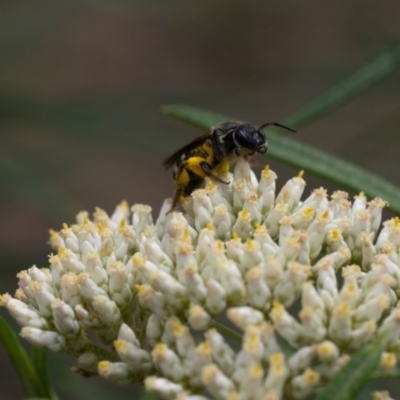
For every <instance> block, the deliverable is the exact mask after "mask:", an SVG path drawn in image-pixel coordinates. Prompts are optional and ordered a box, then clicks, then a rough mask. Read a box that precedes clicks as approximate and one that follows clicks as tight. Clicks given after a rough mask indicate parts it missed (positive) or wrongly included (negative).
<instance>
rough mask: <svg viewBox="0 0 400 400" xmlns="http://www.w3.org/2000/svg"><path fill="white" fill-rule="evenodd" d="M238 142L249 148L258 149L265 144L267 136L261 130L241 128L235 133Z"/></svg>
mask: <svg viewBox="0 0 400 400" xmlns="http://www.w3.org/2000/svg"><path fill="white" fill-rule="evenodd" d="M235 140H236V142H237V144H239V145H240V146H242V147H246V148H247V149H251V150H257V149H258V148H259V147H260V146H264V145H265V137H264V135H263V134H262V133H260V132H254V131H251V132H249V131H247V130H245V129H239V130H238V131H237V132H236V134H235Z"/></svg>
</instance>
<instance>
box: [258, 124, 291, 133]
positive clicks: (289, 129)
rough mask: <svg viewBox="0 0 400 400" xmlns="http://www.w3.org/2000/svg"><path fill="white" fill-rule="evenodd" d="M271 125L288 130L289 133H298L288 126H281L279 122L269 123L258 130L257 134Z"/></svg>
mask: <svg viewBox="0 0 400 400" xmlns="http://www.w3.org/2000/svg"><path fill="white" fill-rule="evenodd" d="M269 125H274V126H279V127H280V128H283V129H287V130H288V131H290V132H293V133H296V132H297V131H295V130H294V129H292V128H289V127H288V126H285V125H282V124H279V123H278V122H267V123H266V124H263V125H261V126H260V127H259V128H258V130H257V132H259V131H261V129H263V128H265V127H267V126H269Z"/></svg>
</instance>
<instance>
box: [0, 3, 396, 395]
mask: <svg viewBox="0 0 400 400" xmlns="http://www.w3.org/2000/svg"><path fill="white" fill-rule="evenodd" d="M399 21H400V3H399V2H398V1H394V0H392V1H383V2H379V3H378V2H376V1H374V0H353V1H348V0H336V1H324V0H303V1H255V0H254V1H253V0H247V1H238V0H231V1H211V0H207V1H204V0H203V1H200V0H198V1H187V0H186V1H184V0H170V1H165V0H147V1H145V0H141V1H134V0H131V1H128V0H114V1H110V0H99V1H94V0H79V1H78V0H65V1H63V2H54V1H48V0H43V1H29V2H27V1H14V2H10V1H0V254H1V268H2V279H1V281H0V292H5V291H9V292H14V290H15V287H16V280H15V274H16V273H17V272H18V271H19V270H21V269H26V268H28V267H30V266H31V265H32V264H34V263H35V264H37V265H38V266H46V265H47V254H48V253H49V250H50V249H49V247H48V246H47V245H46V241H47V231H48V229H49V228H50V227H51V228H55V229H59V227H60V226H61V224H62V223H63V222H71V221H73V219H74V215H75V214H76V213H77V212H78V211H79V210H81V209H87V210H89V211H92V210H93V209H94V207H95V206H100V207H102V208H105V209H106V210H107V211H109V212H111V211H112V210H113V209H114V207H115V205H116V204H117V203H119V202H120V201H121V200H123V199H126V200H128V201H129V203H136V202H141V203H148V204H150V205H151V206H152V207H153V209H154V212H155V214H157V212H158V208H159V207H160V204H161V202H162V200H163V199H164V198H165V197H167V196H170V195H171V194H172V191H173V187H172V183H171V174H170V173H166V172H164V171H163V168H162V166H161V162H162V160H163V159H164V158H165V157H166V156H168V155H169V154H170V153H171V152H172V151H174V150H175V149H176V148H178V147H179V146H181V145H183V144H184V143H186V142H187V141H188V140H189V139H190V138H193V137H194V136H195V135H197V134H198V133H199V132H198V131H197V130H196V129H194V128H192V127H190V126H187V125H184V124H182V123H179V122H175V121H173V120H170V119H168V118H167V117H165V116H163V115H162V114H161V113H160V107H161V106H162V105H165V104H170V103H187V104H191V105H196V106H201V107H206V108H209V109H211V110H215V111H218V112H221V113H225V114H228V115H232V116H234V117H236V118H238V119H242V120H248V121H251V122H254V123H262V122H266V121H271V120H273V121H275V120H276V121H279V120H283V119H284V118H285V117H286V116H288V115H289V114H291V113H292V112H294V111H296V110H298V109H299V108H301V107H302V106H303V105H304V104H306V103H307V102H308V101H309V100H312V99H313V98H314V97H315V96H316V95H318V94H319V93H321V92H323V91H324V90H325V89H328V88H329V87H331V86H332V85H333V84H335V83H336V82H338V81H339V80H340V79H341V78H343V77H344V76H346V74H348V73H350V72H351V71H353V70H354V69H355V68H357V67H358V66H360V65H362V64H363V63H364V62H365V61H367V60H368V59H369V58H371V57H373V56H375V55H376V54H378V53H379V52H381V51H383V50H384V49H386V48H387V47H389V46H390V45H392V44H393V43H395V42H396V40H397V39H398V38H399V37H400V24H399ZM399 110H400V76H399V75H394V76H392V77H391V78H389V79H387V80H386V81H384V82H383V83H380V84H379V85H377V86H375V87H374V88H373V89H371V90H369V91H368V92H366V93H365V94H363V95H362V96H360V97H358V98H357V99H355V100H354V101H352V102H351V103H350V104H348V105H346V106H345V107H342V108H341V109H340V110H338V111H336V112H334V113H332V114H330V115H329V116H328V117H325V118H323V119H321V120H319V121H318V122H317V123H314V124H312V125H311V126H309V127H306V128H303V129H302V130H301V132H299V133H298V134H297V135H296V137H295V139H296V140H300V141H302V142H304V143H308V144H312V145H314V146H316V147H318V148H321V149H324V150H326V151H329V152H331V153H333V154H336V155H338V156H341V157H343V158H346V159H348V160H350V161H353V162H354V163H357V164H358V165H361V166H363V167H365V168H367V169H369V170H371V171H373V172H375V173H377V174H379V175H381V176H383V177H385V178H387V179H388V180H389V181H391V182H392V183H394V184H397V185H400V175H399V173H398V171H399V169H398V153H399V151H400V136H399V132H400V113H399ZM258 161H260V162H265V160H264V159H262V158H260V159H259V160H258ZM268 163H269V164H270V165H271V166H272V168H273V169H275V171H276V172H277V173H278V175H279V178H280V180H279V182H280V185H282V184H283V183H284V182H285V180H287V179H288V178H289V177H291V176H292V175H293V174H294V173H296V172H297V171H294V170H293V169H291V168H289V167H287V166H284V165H282V164H279V163H277V162H273V161H271V160H268ZM306 180H307V182H308V185H307V193H309V192H310V190H311V189H312V188H314V187H315V186H317V185H318V186H320V185H324V186H327V187H328V188H329V189H330V190H332V189H334V188H335V186H334V185H331V184H327V183H326V182H324V181H322V180H320V179H317V178H313V177H311V176H310V175H306ZM0 313H1V315H4V316H6V313H5V312H4V310H0ZM60 359H61V357H56V358H54V357H51V365H52V378H53V380H55V381H56V385H57V389H58V391H59V393H60V396H61V398H62V399H93V398H96V399H102V398H115V399H117V398H118V399H119V398H121V399H123V398H128V396H129V398H132V393H133V392H132V388H125V389H118V388H116V387H115V386H113V385H109V384H106V383H99V381H100V380H99V379H92V380H87V381H84V380H82V379H81V378H77V377H74V376H71V375H70V374H69V372H68V369H67V366H66V365H67V364H68V365H70V364H71V360H69V359H67V358H65V360H66V364H65V365H64V364H63V365H61V364H60V363H59V362H58V361H59V360H60ZM0 368H1V371H2V377H1V378H0V393H1V395H0V397H1V398H2V399H3V398H4V399H20V398H22V392H21V391H20V388H19V386H18V383H17V380H16V376H15V372H14V371H13V369H12V368H11V365H10V363H9V361H8V359H7V358H6V355H5V353H4V350H3V349H1V348H0ZM99 385H100V386H99ZM99 390H100V391H99ZM394 394H395V393H394ZM101 396H103V397H101ZM104 396H105V397H104ZM395 397H396V396H395Z"/></svg>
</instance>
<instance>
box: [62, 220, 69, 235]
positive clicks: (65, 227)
mask: <svg viewBox="0 0 400 400" xmlns="http://www.w3.org/2000/svg"><path fill="white" fill-rule="evenodd" d="M70 230H71V228H70V227H69V226H68V225H67V224H65V223H64V224H63V227H62V229H61V233H62V234H63V235H66V234H67V233H68V232H69V231H70Z"/></svg>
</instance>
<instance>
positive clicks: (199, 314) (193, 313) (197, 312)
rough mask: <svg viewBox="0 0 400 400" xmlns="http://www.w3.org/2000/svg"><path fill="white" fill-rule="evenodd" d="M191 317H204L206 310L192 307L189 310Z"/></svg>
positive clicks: (195, 306)
mask: <svg viewBox="0 0 400 400" xmlns="http://www.w3.org/2000/svg"><path fill="white" fill-rule="evenodd" d="M189 315H190V316H191V317H192V318H197V317H202V316H203V315H204V310H203V308H202V307H201V306H199V305H197V304H196V305H191V306H190V309H189Z"/></svg>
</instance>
